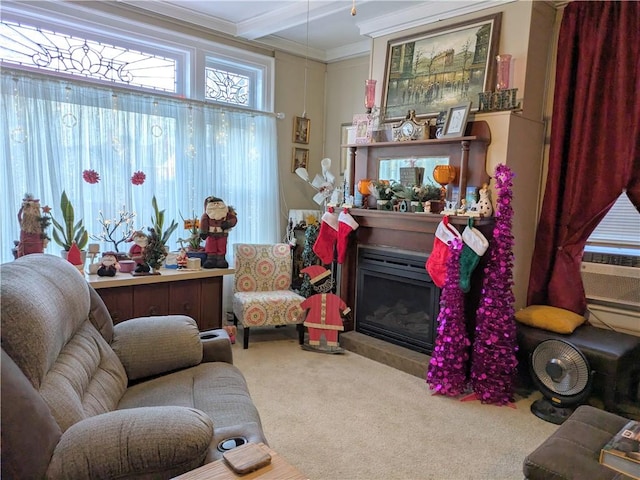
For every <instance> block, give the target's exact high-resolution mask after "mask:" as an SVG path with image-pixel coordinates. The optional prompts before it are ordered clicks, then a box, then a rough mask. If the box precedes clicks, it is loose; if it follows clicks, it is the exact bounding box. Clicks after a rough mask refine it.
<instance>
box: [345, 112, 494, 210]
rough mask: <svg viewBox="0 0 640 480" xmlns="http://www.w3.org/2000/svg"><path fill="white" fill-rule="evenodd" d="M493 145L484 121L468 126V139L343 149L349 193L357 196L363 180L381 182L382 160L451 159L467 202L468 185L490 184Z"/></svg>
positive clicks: (353, 145)
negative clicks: (489, 152)
mask: <svg viewBox="0 0 640 480" xmlns="http://www.w3.org/2000/svg"><path fill="white" fill-rule="evenodd" d="M490 143H491V131H490V130H489V126H488V124H487V122H485V121H484V120H479V121H475V122H469V123H468V124H467V129H466V132H465V136H464V137H455V138H440V139H431V140H414V141H405V142H376V143H367V144H348V145H343V146H342V147H343V148H348V149H349V163H350V165H349V168H348V171H349V179H348V183H349V191H350V192H351V193H353V192H355V190H354V187H355V185H356V184H357V182H358V181H359V180H362V179H365V178H368V179H377V178H378V171H379V170H378V164H379V161H380V159H381V158H411V157H419V156H425V155H429V156H447V157H449V164H450V165H452V166H454V167H456V170H457V172H458V187H459V188H460V195H461V197H460V198H465V197H466V191H467V185H474V186H476V187H480V186H482V184H484V183H488V182H489V175H488V174H487V170H486V157H487V147H488V145H489V144H490ZM369 201H370V206H375V199H373V198H370V199H369Z"/></svg>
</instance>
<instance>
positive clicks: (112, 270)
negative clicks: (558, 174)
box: [98, 254, 120, 277]
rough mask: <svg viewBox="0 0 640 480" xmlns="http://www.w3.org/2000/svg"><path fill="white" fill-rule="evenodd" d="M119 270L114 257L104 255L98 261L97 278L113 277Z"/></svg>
mask: <svg viewBox="0 0 640 480" xmlns="http://www.w3.org/2000/svg"><path fill="white" fill-rule="evenodd" d="M118 270H120V264H119V263H118V260H117V259H116V256H115V255H111V254H106V255H104V256H103V257H102V260H100V266H99V267H98V276H99V277H115V275H116V273H117V272H118Z"/></svg>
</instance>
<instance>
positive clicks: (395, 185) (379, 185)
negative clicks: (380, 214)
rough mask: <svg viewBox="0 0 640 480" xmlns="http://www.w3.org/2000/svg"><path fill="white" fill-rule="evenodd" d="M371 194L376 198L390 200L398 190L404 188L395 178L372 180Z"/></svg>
mask: <svg viewBox="0 0 640 480" xmlns="http://www.w3.org/2000/svg"><path fill="white" fill-rule="evenodd" d="M371 183H372V184H373V188H372V189H371V194H372V195H373V196H374V197H375V198H376V200H391V199H393V198H394V197H395V196H396V194H397V193H398V192H401V191H403V190H404V187H403V186H402V184H400V183H399V182H397V181H395V180H374V181H373V182H371Z"/></svg>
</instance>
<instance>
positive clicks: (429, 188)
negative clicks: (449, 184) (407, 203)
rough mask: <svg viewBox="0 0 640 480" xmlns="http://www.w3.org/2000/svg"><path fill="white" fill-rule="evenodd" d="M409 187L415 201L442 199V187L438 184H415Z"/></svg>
mask: <svg viewBox="0 0 640 480" xmlns="http://www.w3.org/2000/svg"><path fill="white" fill-rule="evenodd" d="M409 189H410V190H411V192H410V194H411V200H412V201H414V202H428V201H431V200H440V195H441V189H440V187H439V186H438V185H434V184H433V183H426V184H424V185H414V186H413V187H409Z"/></svg>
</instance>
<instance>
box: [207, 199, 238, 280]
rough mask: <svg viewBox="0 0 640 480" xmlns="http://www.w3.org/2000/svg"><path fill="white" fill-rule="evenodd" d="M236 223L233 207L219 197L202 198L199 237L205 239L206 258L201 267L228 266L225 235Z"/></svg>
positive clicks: (226, 235) (236, 218)
mask: <svg viewBox="0 0 640 480" xmlns="http://www.w3.org/2000/svg"><path fill="white" fill-rule="evenodd" d="M236 223H238V217H237V216H236V212H235V210H234V209H233V207H228V206H227V204H226V203H224V201H223V200H222V199H221V198H218V197H214V196H211V197H207V198H205V199H204V213H203V214H202V217H201V218H200V238H201V239H202V240H204V241H205V244H204V251H205V252H206V254H207V259H206V260H205V262H204V263H203V264H202V268H229V263H228V262H227V259H226V258H225V257H226V254H227V237H228V236H229V231H230V230H231V229H232V228H233V227H235V226H236Z"/></svg>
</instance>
